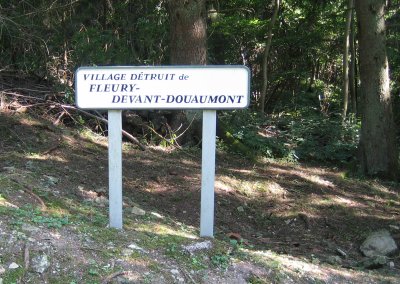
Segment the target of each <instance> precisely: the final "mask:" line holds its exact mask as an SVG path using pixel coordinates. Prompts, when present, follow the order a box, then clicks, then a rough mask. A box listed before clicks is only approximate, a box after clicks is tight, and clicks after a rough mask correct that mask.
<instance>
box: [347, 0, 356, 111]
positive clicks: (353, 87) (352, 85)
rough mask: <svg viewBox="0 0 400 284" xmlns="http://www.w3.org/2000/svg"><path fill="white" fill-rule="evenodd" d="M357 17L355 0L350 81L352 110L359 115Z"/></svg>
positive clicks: (351, 29) (351, 35)
mask: <svg viewBox="0 0 400 284" xmlns="http://www.w3.org/2000/svg"><path fill="white" fill-rule="evenodd" d="M354 35H355V19H354V1H353V11H352V13H351V28H350V53H351V61H350V70H349V72H350V73H349V81H350V90H349V91H350V98H351V110H352V112H353V113H354V114H355V115H357V76H356V44H355V36H354Z"/></svg>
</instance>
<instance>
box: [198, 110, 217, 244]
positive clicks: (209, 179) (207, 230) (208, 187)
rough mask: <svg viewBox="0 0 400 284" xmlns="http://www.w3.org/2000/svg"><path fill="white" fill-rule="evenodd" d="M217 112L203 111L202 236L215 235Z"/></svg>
mask: <svg viewBox="0 0 400 284" xmlns="http://www.w3.org/2000/svg"><path fill="white" fill-rule="evenodd" d="M216 125H217V112H216V111H215V110H204V111H203V139H202V155H201V203H200V204H201V205H200V237H213V235H214V232H213V230H214V195H215V194H214V181H215V137H216Z"/></svg>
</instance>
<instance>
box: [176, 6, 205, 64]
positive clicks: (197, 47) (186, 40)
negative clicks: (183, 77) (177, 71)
mask: <svg viewBox="0 0 400 284" xmlns="http://www.w3.org/2000/svg"><path fill="white" fill-rule="evenodd" d="M205 7H206V4H205V0H169V1H168V8H169V15H170V17H169V18H170V27H171V31H170V56H171V60H170V61H171V64H175V65H194V64H196V65H205V64H206V63H207V46H206V42H207V34H206V26H207V24H206V8H205Z"/></svg>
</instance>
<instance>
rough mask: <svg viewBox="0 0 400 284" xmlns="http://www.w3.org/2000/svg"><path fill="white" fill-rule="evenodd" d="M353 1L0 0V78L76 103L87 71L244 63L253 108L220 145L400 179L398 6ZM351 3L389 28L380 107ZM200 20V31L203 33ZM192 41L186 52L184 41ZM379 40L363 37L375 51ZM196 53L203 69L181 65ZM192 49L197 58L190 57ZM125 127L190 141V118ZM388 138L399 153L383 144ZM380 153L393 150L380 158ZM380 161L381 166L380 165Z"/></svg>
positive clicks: (224, 120) (225, 130) (226, 125)
mask: <svg viewBox="0 0 400 284" xmlns="http://www.w3.org/2000/svg"><path fill="white" fill-rule="evenodd" d="M353 2H354V1H329V0H307V1H297V0H287V1H278V0H276V1H261V0H251V1H243V0H236V1H159V0H158V1H112V0H103V1H88V0H75V1H74V0H71V1H48V0H43V1H42V0H41V1H1V4H0V28H1V29H0V31H1V33H0V40H1V43H2V45H1V47H0V58H1V59H0V64H1V66H2V69H1V71H2V73H3V74H4V73H8V74H12V73H13V72H14V73H13V74H14V76H15V77H20V78H24V77H29V78H33V79H34V80H37V82H51V84H53V85H54V86H55V88H56V92H55V95H54V97H51V99H53V100H57V101H59V102H62V103H65V104H71V105H73V104H74V78H73V76H74V72H75V70H76V69H77V68H78V67H80V66H93V65H97V66H104V65H168V64H171V63H172V64H192V63H194V64H217V65H219V64H240V65H246V66H248V67H249V68H250V70H251V73H252V79H251V80H252V82H251V83H252V88H251V105H250V108H249V109H247V110H243V111H234V112H220V113H219V125H220V130H219V138H220V140H219V141H220V143H219V146H220V147H222V148H225V149H228V150H230V151H234V152H239V153H240V154H242V155H246V156H248V157H250V158H255V157H266V158H273V159H284V160H287V161H292V162H296V161H307V162H318V163H331V164H334V165H337V166H341V167H342V166H346V167H348V169H350V171H351V172H352V173H364V174H367V175H371V176H378V177H383V178H388V179H397V177H398V167H397V164H398V151H397V146H396V141H398V136H399V131H398V128H397V127H394V125H397V124H398V123H399V120H400V113H399V111H398V109H399V104H400V100H399V89H400V84H399V81H400V56H399V46H400V43H399V42H400V28H399V24H398V23H399V17H400V13H399V5H400V4H399V1H395V0H392V1H366V2H364V3H363V4H362V2H363V1H358V2H357V1H356V3H353ZM367 2H368V3H367ZM357 3H359V4H357ZM360 3H361V4H360ZM354 4H356V6H357V5H359V6H365V7H367V8H368V7H369V8H371V7H373V8H374V7H380V9H381V11H378V10H379V9H378V8H377V10H376V11H373V13H372V14H371V15H377V14H379V13H382V14H383V15H384V18H385V21H386V28H385V27H383V31H384V32H383V35H384V36H385V38H384V40H383V41H382V42H381V49H380V50H383V52H384V57H385V58H386V55H387V58H388V61H389V70H390V71H389V78H390V93H386V98H384V99H382V100H380V101H379V99H378V100H377V101H371V100H370V99H365V98H366V96H367V95H366V91H365V90H364V89H363V88H362V86H361V85H360V84H361V81H362V80H360V75H362V66H363V65H362V58H360V55H362V54H360V49H361V50H362V47H361V48H360V44H361V37H360V34H361V33H360V24H362V21H360V19H361V15H362V9H361V8H360V10H359V13H357V14H359V15H360V16H356V13H355V6H354ZM356 8H357V7H356ZM371 9H372V8H371ZM371 9H370V10H371ZM374 9H375V8H374ZM372 10H373V9H372ZM189 12H190V13H195V14H187V15H190V17H189V22H188V21H186V22H185V21H184V20H181V21H180V22H179V20H176V19H179V16H182V15H183V16H184V15H185V14H184V13H189ZM183 16H182V18H183ZM190 19H192V23H190ZM373 20H374V19H373V16H371V17H370V22H371V21H372V22H373ZM195 21H200V22H201V23H202V24H201V25H199V26H197V27H196V22H195ZM383 24H385V22H383ZM376 27H378V26H377V25H376ZM193 28H197V29H199V30H200V34H202V37H203V38H202V39H201V40H199V41H196V40H190V39H193V37H192V38H190V33H191V32H193ZM191 29H192V31H191ZM368 29H371V27H368ZM199 30H198V31H199ZM186 34H187V35H189V37H187V38H189V41H187V42H185V41H184V39H183V38H182V35H186ZM180 36H181V38H180ZM183 37H185V36H183ZM368 41H370V42H368ZM374 42H376V41H372V40H371V39H367V44H368V45H372V44H373V43H374ZM378 44H379V43H378ZM367 49H368V48H367ZM188 50H189V52H192V54H191V55H189V57H190V56H192V58H193V57H194V58H195V59H196V58H197V59H196V60H194V61H191V60H190V58H189V57H186V58H184V56H183V55H182V54H184V53H185V52H188ZM195 50H197V51H198V50H200V53H197V54H193V52H194V51H195ZM201 50H203V51H201ZM179 56H181V57H179ZM366 60H367V61H368V60H369V61H371V62H372V61H373V60H374V59H371V58H370V59H368V58H367V59H366ZM367 65H368V64H367ZM364 66H366V64H364ZM360 68H361V69H360ZM364 69H368V67H366V68H364ZM370 69H371V68H370ZM372 72H375V71H373V70H372ZM376 72H379V71H376ZM366 76H369V75H366ZM368 80H369V79H368ZM371 80H372V79H371ZM365 81H367V80H365ZM372 81H373V80H372ZM372 96H375V97H377V98H379V96H380V94H379V93H375V94H373V95H372ZM46 99H47V98H46ZM365 101H366V102H367V103H364V104H363V102H365ZM387 101H389V104H388V105H389V111H387V109H385V110H383V111H382V110H381V111H382V114H385V113H388V115H389V117H388V118H387V119H388V120H386V118H385V119H382V117H380V118H379V117H375V118H374V117H372V115H371V113H376V110H377V109H376V106H377V105H379V104H381V103H383V102H387ZM392 105H393V116H392V114H391V106H392ZM369 110H370V111H369ZM368 111H369V112H368ZM52 115H53V116H54V117H55V119H58V120H60V121H63V122H64V123H65V124H69V123H78V124H79V123H85V124H87V125H90V126H91V127H92V128H95V129H97V130H98V131H105V130H104V129H105V127H104V126H103V125H100V122H99V121H98V120H95V119H94V120H93V121H90V119H89V118H88V117H85V116H82V117H81V118H82V119H77V120H76V119H75V120H73V119H71V117H70V116H68V115H65V112H64V111H63V110H62V109H61V110H60V109H58V110H54V113H53V114H52ZM378 116H379V115H378ZM129 117H130V118H131V120H130V121H131V122H132V121H133V122H132V125H131V126H127V127H128V128H129V130H130V132H132V133H133V134H134V135H136V136H139V138H140V139H141V142H143V143H155V144H160V143H164V144H165V143H166V144H174V143H186V142H188V141H184V140H179V139H176V138H177V137H181V135H182V132H184V131H185V129H186V127H180V128H179V126H180V125H181V122H182V119H180V120H179V121H178V123H176V122H174V120H176V115H174V114H170V113H161V114H160V113H159V112H151V113H149V112H146V113H143V112H142V113H139V112H136V113H135V112H132V113H131V114H130V115H128V118H129ZM132 117H133V119H132ZM363 119H365V120H363ZM84 120H85V121H84ZM371 121H372V122H371ZM388 121H394V122H395V124H393V123H388ZM367 124H373V125H375V126H376V129H383V130H382V131H383V132H379V131H376V129H375V130H371V129H369V130H366V131H365V132H364V133H366V134H364V135H360V134H361V133H363V132H362V131H361V129H362V125H367ZM143 125H145V126H146V127H143ZM186 125H188V123H186ZM385 125H386V126H387V125H388V126H387V127H383V126H385ZM360 136H361V140H362V141H361V143H360ZM374 137H375V138H374ZM391 137H397V139H396V138H391ZM391 139H392V140H393V141H389V142H388V145H389V144H391V145H392V146H393V145H394V146H393V147H392V146H390V145H389V146H387V147H386V146H383V145H386V142H385V143H384V142H383V141H386V140H391ZM363 141H364V142H363ZM365 141H371V143H372V145H369V146H365V145H366V144H368V143H366V142H365ZM189 142H191V143H192V144H193V143H196V142H198V141H189ZM397 144H398V143H397ZM362 145H364V146H362ZM381 146H382V147H386V148H387V149H383V152H381V151H377V149H378V148H382V147H381ZM368 147H369V150H368ZM364 148H366V149H367V150H366V152H365V151H364V150H363V149H364ZM368 151H369V152H368ZM372 153H378V154H377V156H379V155H380V156H384V157H382V158H375V157H373V158H372V160H374V161H372V162H368V158H365V157H370V156H371V157H372V156H373V155H372ZM385 155H386V156H385ZM390 157H394V158H393V159H391V158H390ZM366 160H367V161H366ZM378 160H379V161H378ZM382 160H383V161H384V162H382ZM393 160H394V161H393ZM381 162H382V163H384V164H385V165H384V166H382V167H381V166H379V165H378V166H376V165H377V164H379V163H381ZM371 163H372V164H371Z"/></svg>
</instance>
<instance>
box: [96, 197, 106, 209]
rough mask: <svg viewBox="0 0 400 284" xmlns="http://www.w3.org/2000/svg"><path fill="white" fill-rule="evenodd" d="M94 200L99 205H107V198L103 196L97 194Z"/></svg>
mask: <svg viewBox="0 0 400 284" xmlns="http://www.w3.org/2000/svg"><path fill="white" fill-rule="evenodd" d="M94 202H96V203H97V204H98V205H99V206H101V207H104V206H106V205H108V198H107V197H105V196H99V197H96V198H95V199H94Z"/></svg>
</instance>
